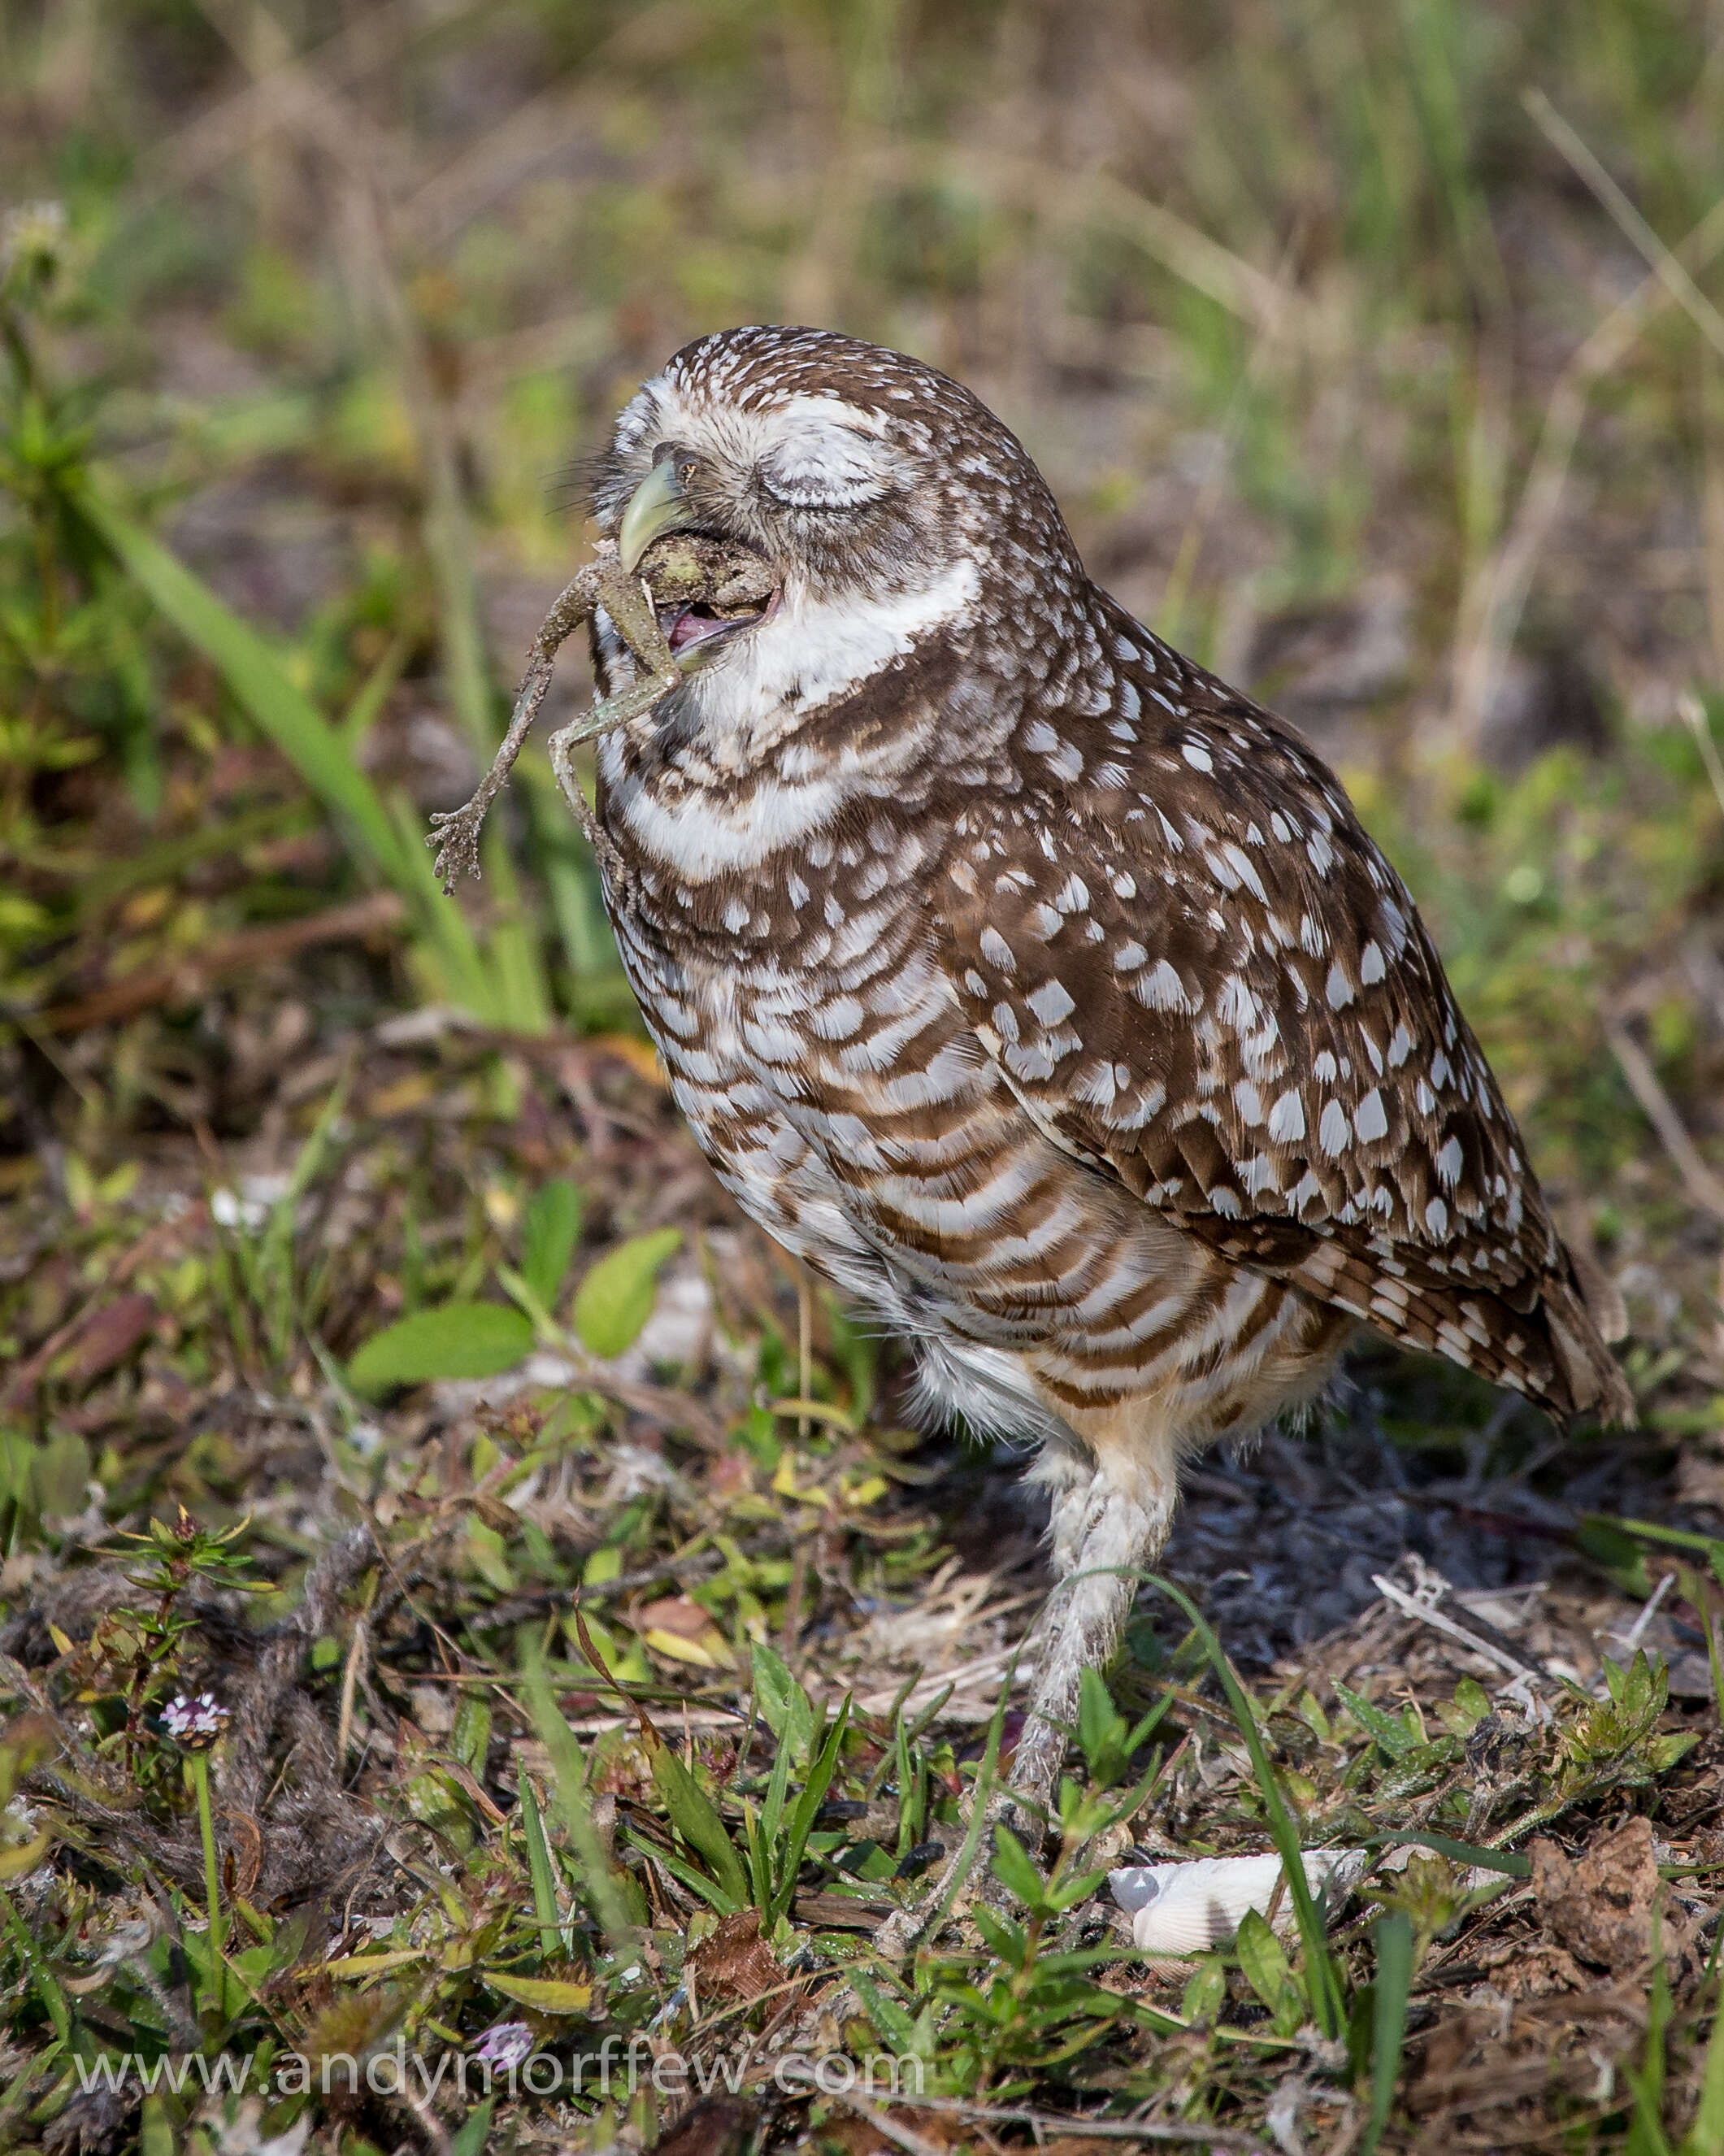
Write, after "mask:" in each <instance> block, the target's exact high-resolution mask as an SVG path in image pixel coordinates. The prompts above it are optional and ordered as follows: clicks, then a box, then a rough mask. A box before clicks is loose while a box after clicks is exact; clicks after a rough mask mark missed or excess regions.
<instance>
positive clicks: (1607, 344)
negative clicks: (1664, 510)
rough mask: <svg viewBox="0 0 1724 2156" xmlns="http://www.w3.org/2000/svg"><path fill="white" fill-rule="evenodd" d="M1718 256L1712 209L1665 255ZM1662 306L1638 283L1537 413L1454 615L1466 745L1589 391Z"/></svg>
mask: <svg viewBox="0 0 1724 2156" xmlns="http://www.w3.org/2000/svg"><path fill="white" fill-rule="evenodd" d="M1721 250H1724V202H1719V203H1714V204H1713V206H1712V208H1711V209H1710V210H1708V211H1707V213H1706V215H1705V217H1703V218H1701V221H1700V223H1698V224H1696V226H1695V228H1694V229H1693V230H1692V231H1691V233H1690V234H1688V236H1687V237H1686V239H1684V240H1683V241H1682V243H1681V244H1680V246H1679V247H1678V248H1677V249H1675V256H1676V259H1677V261H1678V262H1679V263H1680V264H1682V266H1683V267H1684V268H1685V269H1690V270H1698V269H1705V268H1706V265H1707V264H1709V263H1710V262H1711V261H1712V259H1714V258H1715V257H1716V255H1717V254H1719V253H1720V251H1721ZM1669 305H1670V291H1669V290H1668V288H1667V287H1666V286H1665V284H1664V282H1663V280H1661V279H1660V278H1659V277H1657V276H1648V277H1646V278H1645V279H1644V280H1642V282H1641V283H1640V284H1639V285H1637V286H1636V287H1635V289H1634V291H1632V292H1631V293H1630V294H1629V296H1628V298H1627V299H1625V300H1623V301H1622V303H1621V304H1620V305H1619V306H1616V307H1614V308H1613V309H1612V310H1611V311H1610V312H1609V314H1608V315H1607V316H1605V317H1604V319H1603V321H1601V322H1600V323H1599V324H1598V326H1597V327H1596V328H1595V329H1594V330H1593V331H1592V333H1591V334H1590V335H1589V336H1588V337H1587V338H1586V339H1585V341H1583V343H1582V344H1581V345H1580V346H1579V347H1578V349H1577V350H1576V351H1575V352H1573V354H1572V355H1571V357H1570V358H1569V360H1568V363H1567V365H1566V366H1565V367H1563V369H1562V372H1561V373H1560V374H1559V375H1558V376H1557V381H1556V385H1555V387H1554V388H1552V391H1551V394H1550V400H1549V402H1548V403H1547V405H1546V407H1545V414H1544V423H1543V424H1542V427H1541V428H1540V429H1539V435H1538V442H1537V447H1536V448H1535V449H1534V450H1533V453H1532V467H1531V469H1530V470H1529V471H1528V472H1527V475H1526V484H1525V485H1524V486H1523V487H1522V488H1521V498H1520V500H1519V502H1518V504H1517V505H1516V510H1515V513H1514V516H1513V518H1512V519H1511V521H1510V524H1509V528H1508V530H1507V531H1506V532H1505V533H1504V535H1503V536H1502V539H1501V542H1500V543H1499V544H1498V546H1497V547H1496V552H1495V553H1494V554H1493V556H1492V557H1491V560H1490V561H1489V562H1487V563H1486V564H1485V565H1484V567H1482V568H1481V570H1480V575H1479V577H1478V579H1477V580H1476V588H1477V590H1478V592H1479V593H1481V594H1482V596H1480V597H1477V598H1474V597H1473V596H1471V595H1469V598H1468V601H1467V603H1465V604H1464V606H1463V608H1462V619H1463V621H1464V622H1465V623H1466V624H1470V626H1469V627H1468V629H1466V632H1465V634H1462V635H1461V636H1460V639H1459V648H1458V650H1457V654H1456V659H1455V725H1456V727H1457V729H1458V731H1460V735H1461V737H1462V738H1463V739H1464V740H1465V741H1467V742H1471V741H1472V740H1473V738H1474V737H1475V735H1476V733H1477V731H1478V728H1479V726H1480V721H1482V720H1483V718H1484V716H1485V711H1487V710H1488V708H1489V706H1490V701H1491V690H1492V689H1493V688H1494V686H1495V683H1496V671H1497V668H1498V666H1499V665H1500V664H1501V659H1502V654H1504V653H1505V652H1506V651H1507V650H1508V649H1510V648H1511V645H1512V644H1513V643H1514V640H1515V635H1516V631H1517V629H1519V627H1520V622H1521V614H1522V613H1523V612H1524V611H1525V609H1526V598H1527V594H1528V593H1529V592H1530V591H1531V590H1532V576H1533V571H1534V569H1535V567H1537V562H1538V558H1539V557H1540V555H1541V554H1542V552H1544V548H1545V545H1546V542H1547V541H1548V539H1549V537H1550V535H1551V531H1552V527H1553V526H1554V525H1555V523H1556V521H1557V511H1558V510H1559V509H1560V508H1561V506H1562V490H1563V488H1564V487H1565V485H1567V483H1568V467H1569V464H1570V462H1571V460H1572V459H1573V454H1574V445H1575V443H1576V441H1577V439H1578V437H1579V434H1580V428H1581V422H1582V421H1583V419H1584V418H1585V417H1586V411H1587V404H1588V400H1589V399H1590V398H1591V396H1592V393H1593V387H1594V385H1595V384H1596V383H1598V382H1600V381H1602V380H1603V377H1605V376H1606V375H1608V374H1609V373H1611V372H1614V369H1615V368H1616V367H1618V366H1619V364H1620V363H1621V362H1622V361H1623V360H1624V358H1625V357H1627V355H1628V353H1629V351H1630V350H1631V348H1632V347H1633V346H1634V343H1635V342H1636V341H1637V340H1638V339H1639V336H1641V334H1642V333H1643V332H1644V331H1645V330H1646V328H1647V327H1648V326H1650V324H1651V323H1652V322H1653V321H1655V319H1656V318H1657V316H1659V315H1660V314H1661V313H1662V312H1663V311H1664V310H1665V307H1667V306H1669Z"/></svg>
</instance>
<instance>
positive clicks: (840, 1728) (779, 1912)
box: [770, 1696, 850, 1922]
mask: <svg viewBox="0 0 1724 2156" xmlns="http://www.w3.org/2000/svg"><path fill="white" fill-rule="evenodd" d="M849 1719H850V1702H849V1697H848V1696H846V1697H845V1699H844V1704H843V1706H842V1707H839V1711H838V1712H837V1714H836V1715H835V1716H834V1719H833V1724H832V1729H831V1733H830V1734H829V1736H828V1738H827V1739H826V1742H825V1743H824V1744H823V1745H822V1746H821V1748H820V1756H819V1758H818V1759H816V1760H815V1762H814V1763H813V1766H812V1767H811V1768H809V1769H808V1786H807V1787H806V1788H805V1789H803V1793H802V1794H801V1795H800V1796H799V1797H798V1799H797V1800H796V1805H795V1809H793V1811H792V1813H791V1815H790V1832H789V1835H788V1839H787V1840H786V1843H785V1847H784V1855H783V1861H782V1868H781V1870H780V1872H779V1877H778V1884H777V1889H776V1890H775V1892H774V1894H773V1897H772V1910H771V1912H770V1914H771V1917H772V1921H773V1922H777V1919H778V1918H779V1917H783V1916H788V1914H789V1912H790V1906H791V1903H792V1902H793V1901H794V1900H795V1899H796V1875H797V1873H798V1871H800V1870H801V1869H802V1860H803V1851H804V1850H805V1849H806V1848H807V1847H808V1836H809V1835H810V1834H811V1833H812V1832H813V1825H814V1815H815V1814H816V1813H817V1812H818V1810H819V1809H820V1807H821V1805H822V1804H824V1803H825V1801H826V1792H827V1790H828V1789H829V1788H830V1787H831V1786H832V1778H833V1776H834V1774H836V1773H837V1771H838V1763H839V1758H840V1756H841V1754H842V1753H843V1750H844V1731H845V1730H846V1728H847V1727H849Z"/></svg>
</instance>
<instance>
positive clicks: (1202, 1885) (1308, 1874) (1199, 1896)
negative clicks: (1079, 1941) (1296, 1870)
mask: <svg viewBox="0 0 1724 2156" xmlns="http://www.w3.org/2000/svg"><path fill="white" fill-rule="evenodd" d="M1303 1856H1304V1862H1305V1879H1306V1885H1307V1886H1309V1887H1310V1889H1311V1892H1312V1894H1313V1895H1315V1896H1316V1897H1318V1899H1319V1902H1320V1906H1321V1907H1322V1910H1323V1912H1324V1914H1325V1916H1327V1915H1329V1914H1330V1913H1331V1912H1332V1911H1333V1910H1334V1909H1335V1908H1337V1907H1339V1906H1340V1904H1341V1902H1342V1901H1344V1900H1345V1899H1346V1897H1347V1894H1348V1893H1349V1892H1351V1891H1352V1887H1353V1886H1354V1884H1355V1883H1356V1881H1357V1880H1358V1878H1359V1876H1360V1875H1361V1873H1362V1871H1364V1869H1365V1866H1366V1865H1367V1863H1368V1862H1369V1861H1370V1852H1369V1851H1367V1850H1363V1849H1307V1850H1306V1851H1304V1852H1303ZM1107 1883H1108V1885H1109V1886H1111V1888H1112V1890H1113V1898H1114V1900H1115V1901H1116V1902H1118V1904H1119V1906H1120V1907H1121V1908H1122V1909H1124V1910H1126V1912H1128V1913H1129V1914H1130V1916H1131V1936H1132V1938H1134V1939H1135V1940H1136V1941H1137V1944H1138V1945H1139V1946H1140V1947H1145V1948H1149V1949H1150V1950H1151V1951H1152V1953H1172V1954H1191V1953H1207V1952H1208V1949H1209V1948H1211V1947H1219V1946H1225V1945H1226V1944H1227V1943H1228V1942H1229V1940H1230V1939H1231V1938H1233V1936H1234V1933H1235V1932H1237V1931H1238V1929H1239V1920H1240V1918H1241V1917H1243V1916H1244V1913H1245V1912H1246V1911H1247V1910H1248V1909H1255V1910H1256V1911H1257V1912H1258V1914H1259V1915H1260V1916H1266V1915H1267V1914H1268V1912H1269V1907H1270V1902H1272V1901H1274V1900H1275V1889H1276V1887H1277V1886H1280V1883H1281V1860H1280V1857H1279V1856H1276V1855H1275V1853H1274V1851H1270V1854H1269V1855H1268V1856H1199V1857H1193V1858H1192V1859H1191V1860H1190V1861H1188V1862H1186V1863H1183V1864H1128V1865H1124V1866H1121V1868H1120V1869H1119V1870H1118V1871H1110V1872H1109V1873H1108V1875H1107ZM1272 1921H1273V1922H1274V1924H1275V1929H1276V1930H1277V1931H1290V1930H1291V1929H1292V1928H1293V1922H1294V1913H1293V1903H1292V1900H1291V1897H1290V1896H1288V1895H1287V1894H1285V1893H1283V1894H1282V1896H1281V1897H1280V1905H1279V1907H1277V1909H1276V1911H1275V1917H1274V1918H1273V1920H1272Z"/></svg>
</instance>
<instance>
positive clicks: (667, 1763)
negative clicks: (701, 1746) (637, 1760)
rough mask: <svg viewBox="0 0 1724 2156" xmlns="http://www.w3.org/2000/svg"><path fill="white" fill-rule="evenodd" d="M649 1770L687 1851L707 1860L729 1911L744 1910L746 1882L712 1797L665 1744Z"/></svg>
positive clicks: (658, 1750)
mask: <svg viewBox="0 0 1724 2156" xmlns="http://www.w3.org/2000/svg"><path fill="white" fill-rule="evenodd" d="M652 1768H653V1779H654V1782H656V1783H657V1784H658V1787H659V1795H660V1796H661V1797H662V1798H663V1799H664V1809H665V1810H666V1811H668V1812H669V1813H670V1823H671V1825H673V1826H674V1827H675V1829H676V1830H677V1832H678V1833H679V1834H680V1835H681V1836H682V1838H683V1840H685V1842H687V1844H688V1845H689V1846H690V1849H692V1850H694V1851H696V1852H697V1853H698V1854H699V1855H700V1856H704V1857H705V1858H706V1862H707V1866H708V1867H709V1869H710V1870H711V1873H712V1876H713V1877H714V1879H715V1880H716V1882H717V1884H718V1885H719V1886H720V1887H721V1889H722V1890H723V1892H724V1893H725V1895H726V1897H727V1898H728V1900H729V1902H730V1904H731V1908H732V1909H744V1908H747V1906H748V1881H747V1876H746V1875H745V1874H744V1872H743V1870H742V1860H741V1858H740V1857H739V1856H737V1854H736V1845H735V1844H734V1843H733V1842H732V1841H731V1838H730V1836H729V1835H728V1834H726V1832H725V1825H724V1821H723V1820H721V1818H720V1817H719V1815H718V1811H717V1809H716V1806H715V1805H714V1804H713V1802H712V1799H711V1797H709V1796H708V1795H707V1794H706V1791H705V1790H704V1789H702V1788H701V1787H700V1784H699V1783H698V1782H697V1781H696V1780H695V1778H694V1776H693V1775H692V1774H690V1772H689V1770H688V1768H686V1767H685V1766H684V1764H683V1763H682V1762H681V1760H680V1759H679V1758H677V1756H676V1754H675V1753H674V1752H673V1751H672V1750H671V1749H670V1746H669V1745H668V1744H661V1745H659V1747H658V1748H657V1749H656V1750H655V1751H654V1753H653V1758H652Z"/></svg>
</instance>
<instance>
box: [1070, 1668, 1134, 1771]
mask: <svg viewBox="0 0 1724 2156" xmlns="http://www.w3.org/2000/svg"><path fill="white" fill-rule="evenodd" d="M1077 1732H1078V1743H1079V1746H1080V1748H1081V1750H1082V1752H1083V1755H1084V1763H1085V1765H1086V1766H1087V1767H1088V1768H1089V1769H1090V1780H1091V1781H1092V1782H1097V1783H1099V1784H1101V1787H1102V1788H1103V1789H1111V1787H1112V1785H1113V1784H1114V1783H1116V1781H1118V1779H1120V1776H1121V1774H1123V1773H1124V1771H1125V1766H1126V1756H1127V1755H1126V1738H1127V1737H1128V1736H1129V1735H1130V1733H1131V1732H1130V1725H1129V1724H1128V1723H1127V1722H1126V1717H1124V1715H1122V1714H1121V1712H1120V1711H1119V1709H1118V1708H1117V1707H1116V1706H1115V1705H1114V1703H1113V1697H1112V1695H1111V1693H1110V1692H1109V1691H1108V1689H1107V1686H1106V1681H1104V1679H1103V1677H1102V1675H1101V1671H1100V1670H1095V1669H1086V1670H1085V1671H1084V1672H1083V1675H1082V1676H1081V1677H1080V1679H1079V1681H1078V1722H1077Z"/></svg>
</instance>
